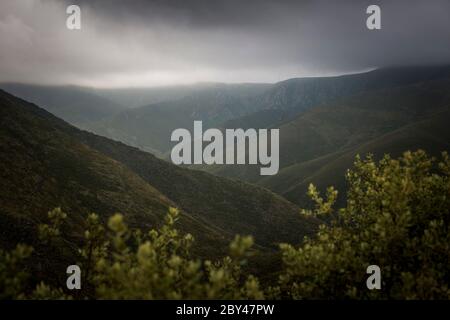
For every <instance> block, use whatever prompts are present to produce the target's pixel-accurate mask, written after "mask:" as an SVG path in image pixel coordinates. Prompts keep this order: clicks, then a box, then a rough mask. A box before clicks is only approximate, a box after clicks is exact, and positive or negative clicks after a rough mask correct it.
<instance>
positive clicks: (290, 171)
mask: <svg viewBox="0 0 450 320" xmlns="http://www.w3.org/2000/svg"><path fill="white" fill-rule="evenodd" d="M449 120H450V105H449V107H447V108H445V110H444V111H442V112H439V113H437V114H435V115H434V116H432V117H431V118H429V119H426V120H422V121H418V122H416V123H413V124H410V125H406V126H404V127H402V128H400V129H397V130H395V131H393V132H390V133H387V134H385V135H383V136H381V137H378V138H376V139H373V140H371V141H368V142H366V143H364V144H362V145H360V146H358V147H355V148H352V149H351V150H348V151H346V152H342V153H338V154H332V155H329V156H326V157H324V158H319V159H315V160H312V161H310V162H306V163H301V164H297V165H293V166H290V167H287V168H286V169H284V170H282V171H281V172H280V174H279V176H277V177H276V180H275V179H274V180H272V179H267V180H265V181H262V182H261V185H265V186H267V187H270V188H272V189H273V190H274V191H276V192H278V193H280V194H282V195H284V196H285V197H286V198H287V199H290V200H291V201H293V202H295V203H298V204H300V205H304V204H306V203H308V199H307V196H306V191H307V188H308V185H309V184H310V183H313V184H314V185H316V186H317V187H318V188H320V189H322V190H324V189H325V188H326V187H327V186H330V185H333V186H335V187H337V189H339V190H346V183H345V172H346V170H347V169H348V168H350V167H351V166H352V164H353V162H354V159H355V156H356V155H360V156H364V155H366V154H369V153H370V154H373V155H374V156H375V158H377V159H380V158H381V157H382V156H383V155H384V154H389V155H391V156H392V157H393V158H394V157H398V156H400V155H401V154H402V152H403V151H404V150H417V149H422V150H426V151H427V152H428V153H429V154H431V155H434V156H438V155H439V154H440V153H441V152H442V151H450V127H449V125H448V123H449ZM285 179H289V181H290V182H292V184H290V185H289V184H287V183H284V184H280V183H279V182H281V181H283V180H285ZM294 181H297V183H295V182H294ZM344 200H345V199H344V198H343V197H342V196H341V197H340V199H339V202H340V203H341V204H342V202H343V201H344Z"/></svg>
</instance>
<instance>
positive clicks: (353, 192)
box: [280, 151, 450, 299]
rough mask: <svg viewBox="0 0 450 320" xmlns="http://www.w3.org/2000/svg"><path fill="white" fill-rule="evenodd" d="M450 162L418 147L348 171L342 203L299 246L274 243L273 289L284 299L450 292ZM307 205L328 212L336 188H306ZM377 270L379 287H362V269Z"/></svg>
mask: <svg viewBox="0 0 450 320" xmlns="http://www.w3.org/2000/svg"><path fill="white" fill-rule="evenodd" d="M449 173H450V161H449V158H448V155H447V154H446V153H444V154H443V157H442V161H441V162H439V163H438V164H437V167H436V161H435V159H433V158H429V157H428V156H427V155H426V154H425V152H423V151H418V152H414V153H411V152H406V153H404V155H403V157H401V158H400V159H398V160H395V159H391V158H390V157H389V156H385V157H384V158H383V159H382V160H381V161H380V162H379V163H378V164H377V163H376V161H375V160H374V159H373V157H372V156H368V157H367V159H365V160H361V159H360V158H359V157H358V158H357V160H356V162H355V167H354V169H353V170H351V171H348V173H347V180H348V183H349V189H348V192H347V206H346V207H345V208H342V209H340V210H339V211H338V212H337V214H336V216H337V219H336V220H334V222H333V223H332V224H331V225H330V226H326V225H323V226H321V228H320V230H319V232H318V234H317V237H316V238H314V239H308V240H307V241H306V242H305V243H304V244H303V245H302V246H301V247H300V248H297V249H296V248H294V247H293V246H291V245H287V244H284V245H282V246H281V250H282V254H283V261H284V264H285V271H284V272H283V275H282V276H281V278H280V282H281V287H282V288H283V289H284V290H285V292H287V293H289V295H290V296H291V297H292V298H295V299H301V298H333V297H334V298H359V299H366V298H380V299H381V298H393V299H433V298H445V299H448V298H450V289H449V283H450V272H449V263H450V233H449V220H450V213H449V210H450V180H449ZM309 194H310V196H311V198H312V199H313V200H314V201H315V203H316V207H315V209H314V210H309V211H308V210H306V211H304V213H305V214H313V215H323V214H332V213H333V210H332V209H331V208H332V204H333V203H334V201H335V200H336V191H335V190H333V189H332V188H330V189H328V192H327V197H326V199H325V200H324V199H322V198H321V197H320V195H319V193H318V191H317V190H316V189H315V188H314V187H313V186H310V188H309ZM373 264H375V265H378V266H379V267H380V268H381V274H382V288H381V290H368V289H367V287H366V279H367V277H368V275H367V274H366V268H367V267H368V266H369V265H373Z"/></svg>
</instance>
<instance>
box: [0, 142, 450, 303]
mask: <svg viewBox="0 0 450 320" xmlns="http://www.w3.org/2000/svg"><path fill="white" fill-rule="evenodd" d="M449 176H450V161H449V158H448V155H447V154H445V153H444V154H443V156H442V159H441V160H440V161H436V159H433V158H430V157H428V156H427V155H426V154H425V152H423V151H417V152H414V153H411V152H406V153H405V154H404V155H403V156H402V157H401V158H399V159H391V158H390V157H389V156H385V157H384V158H383V159H382V160H381V161H379V162H376V161H375V160H374V159H373V158H372V157H371V156H368V157H367V158H366V159H364V160H361V159H360V158H357V160H356V162H355V166H354V168H353V169H352V170H349V171H348V172H347V180H348V184H349V187H348V191H347V195H346V199H347V205H346V207H345V208H341V209H339V210H335V209H334V203H335V201H336V199H337V196H338V193H337V191H336V190H334V189H333V188H328V189H327V193H326V197H325V198H322V197H321V196H320V194H319V192H318V191H317V189H316V188H315V187H314V186H313V185H311V186H310V187H309V190H308V194H309V196H310V197H311V199H312V200H313V202H314V205H315V206H314V208H313V209H311V210H302V214H304V215H315V216H319V217H323V216H330V217H333V219H332V222H331V223H329V224H323V225H322V226H321V227H320V230H319V232H318V233H317V235H316V236H315V237H314V238H307V239H305V241H304V242H303V243H302V244H301V245H300V246H299V247H295V246H293V245H290V244H282V245H281V246H280V250H281V254H282V262H283V264H282V267H281V268H280V272H279V279H278V284H277V285H276V286H272V287H262V286H261V284H260V282H259V280H258V279H257V278H256V277H254V276H252V275H248V274H247V271H245V270H244V269H243V268H242V266H243V265H244V264H246V263H247V262H248V261H247V260H248V259H247V258H248V254H249V251H250V250H252V249H251V247H252V245H253V239H252V238H251V237H241V236H236V237H235V239H234V241H232V243H231V244H230V247H229V255H228V256H226V257H224V258H222V259H220V260H218V261H208V260H207V261H202V260H200V259H197V258H193V257H192V255H191V254H190V247H191V244H192V243H193V241H194V239H193V237H192V236H191V235H189V234H187V235H182V234H180V233H179V232H178V231H177V229H176V228H175V227H174V224H175V222H176V221H177V218H178V210H177V209H174V208H170V209H169V212H168V214H167V216H166V220H165V223H164V225H163V226H162V227H161V228H159V229H157V230H156V229H153V230H150V231H149V232H147V233H145V232H143V231H141V230H130V229H129V227H128V226H127V225H126V223H125V221H124V217H123V216H122V215H120V214H116V215H114V216H112V217H111V218H110V219H109V220H108V222H107V224H106V225H105V224H103V223H102V222H101V221H100V218H99V217H98V216H97V215H95V214H91V215H89V216H88V217H87V219H86V231H85V232H84V239H83V245H82V246H81V247H80V248H79V249H78V260H79V261H78V265H79V266H80V267H81V270H82V290H79V291H78V290H74V291H68V290H65V289H64V290H63V289H61V288H62V287H63V286H61V287H60V288H53V287H52V286H50V285H48V284H46V283H44V282H41V283H39V284H38V285H37V286H36V287H35V288H34V289H26V288H29V287H27V286H26V283H27V280H29V279H30V275H29V274H28V273H27V272H26V269H24V268H23V266H24V262H25V261H26V259H28V258H29V256H30V255H31V254H32V248H31V247H29V246H24V245H18V246H17V247H16V248H15V249H14V250H11V251H5V250H2V251H0V298H2V299H12V298H16V299H17V298H19V299H20V298H34V299H70V298H76V299H80V298H95V299H264V298H271V299H285V298H288V299H345V298H353V299H449V298H450V289H449V283H450V272H449V269H450V268H449V263H450V232H449V220H450V212H449V209H450V180H449ZM65 218H66V214H65V213H63V212H62V211H61V210H60V209H55V210H53V211H52V212H50V213H49V220H50V221H49V223H48V224H45V225H40V226H39V227H38V230H39V239H40V240H41V241H42V242H43V243H44V244H46V245H51V243H54V242H55V241H58V238H60V237H61V232H60V231H59V230H60V227H61V226H62V224H63V223H64V219H65ZM59 243H61V242H59ZM374 264H375V265H378V266H379V267H380V269H381V278H382V287H381V289H380V290H369V289H367V287H366V279H367V277H368V274H366V269H367V267H368V266H369V265H374ZM44 280H46V279H44Z"/></svg>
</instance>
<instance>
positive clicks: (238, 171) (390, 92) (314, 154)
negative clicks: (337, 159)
mask: <svg viewBox="0 0 450 320" xmlns="http://www.w3.org/2000/svg"><path fill="white" fill-rule="evenodd" d="M449 88H450V78H449V79H443V80H429V81H425V82H420V83H417V84H412V85H406V86H402V87H394V88H390V89H381V90H372V91H367V92H364V93H360V94H356V95H353V96H349V97H343V98H339V99H335V100H334V101H333V102H331V103H328V104H325V105H321V106H317V107H315V108H312V109H310V110H308V111H305V112H303V113H301V114H300V115H298V116H297V117H296V118H294V119H293V120H291V121H288V122H286V123H284V124H282V125H280V126H279V130H280V141H279V150H280V168H281V170H280V172H279V173H278V174H277V175H275V176H273V177H262V176H260V175H259V168H258V166H249V165H246V166H242V165H213V166H199V167H198V169H203V170H205V171H208V172H211V173H214V174H216V175H220V176H226V177H236V178H238V177H239V178H241V179H244V180H246V181H251V182H260V181H262V180H264V181H266V182H265V183H264V184H263V185H264V186H266V187H270V188H271V189H272V190H274V191H278V189H277V188H272V187H271V186H272V184H271V183H270V182H268V181H274V184H275V185H278V184H280V183H282V184H283V185H287V184H288V183H287V182H286V181H287V180H289V181H291V179H292V178H293V176H295V175H287V176H284V175H282V172H283V170H284V169H285V168H289V167H290V166H293V165H299V164H306V163H309V161H311V160H315V159H328V160H326V161H329V160H330V159H329V158H324V157H325V156H326V155H329V154H338V153H339V152H343V151H346V150H349V149H351V148H354V147H356V146H358V145H361V144H363V143H365V142H368V141H370V140H372V139H375V138H378V137H380V136H382V135H384V134H386V133H388V132H391V131H393V130H396V129H398V128H401V127H402V126H405V125H408V124H411V123H414V122H416V121H420V120H423V119H426V118H428V117H430V116H432V115H434V114H435V113H436V112H439V111H441V110H442V109H443V108H445V107H447V106H448V105H450V89H449ZM404 150H406V148H404V149H402V150H401V151H404ZM316 165H317V162H316ZM191 167H193V168H195V166H191ZM291 169H292V168H291ZM282 176H283V177H285V178H286V179H287V180H286V179H283V178H281V177H282Z"/></svg>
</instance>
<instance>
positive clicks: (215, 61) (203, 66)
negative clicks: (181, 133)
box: [0, 0, 450, 87]
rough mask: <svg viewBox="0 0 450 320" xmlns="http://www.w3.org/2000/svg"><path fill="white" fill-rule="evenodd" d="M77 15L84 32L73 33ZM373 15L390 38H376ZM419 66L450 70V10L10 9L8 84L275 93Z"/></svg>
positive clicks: (269, 1) (139, 0) (36, 2)
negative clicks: (260, 86) (234, 87)
mask: <svg viewBox="0 0 450 320" xmlns="http://www.w3.org/2000/svg"><path fill="white" fill-rule="evenodd" d="M68 4H79V5H80V7H81V10H82V17H81V21H82V29H81V30H80V31H70V30H68V29H66V27H65V20H66V18H67V15H66V13H65V10H66V7H67V5H68ZM370 4H378V5H380V6H381V9H382V30H379V31H369V30H367V28H366V25H365V21H366V18H367V15H366V13H365V10H366V8H367V6H368V5H370ZM413 64H450V1H449V0H427V1H418V0H416V1H415V0H395V1H393V0H390V1H375V0H373V1H365V0H353V1H351V0H340V1H325V0H314V1H312V0H307V1H291V0H241V1H237V0H221V1H215V0H184V1H174V0H153V1H151V0H150V1H149V0H147V1H144V0H129V1H118V0H109V1H98V0H97V1H96V0H89V1H87V0H84V1H75V0H72V1H62V0H58V1H56V0H19V1H18V0H2V1H1V2H0V81H2V82H5V81H14V82H30V83H40V84H77V85H91V86H100V87H118V86H154V85H166V84H180V83H192V82H200V81H214V82H216V81H217V82H275V81H279V80H283V79H286V78H291V77H301V76H317V75H331V74H340V73H348V72H357V71H362V70H367V69H370V68H375V67H384V66H391V65H413Z"/></svg>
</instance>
